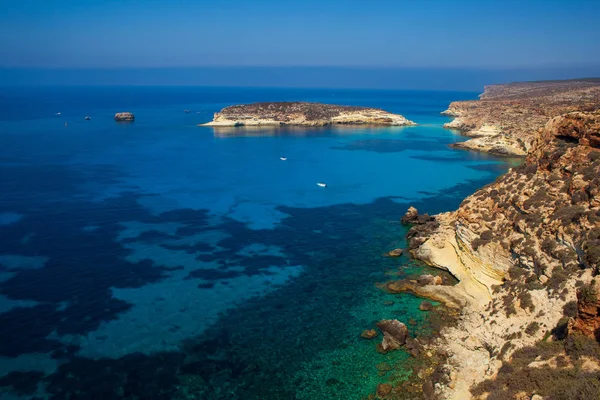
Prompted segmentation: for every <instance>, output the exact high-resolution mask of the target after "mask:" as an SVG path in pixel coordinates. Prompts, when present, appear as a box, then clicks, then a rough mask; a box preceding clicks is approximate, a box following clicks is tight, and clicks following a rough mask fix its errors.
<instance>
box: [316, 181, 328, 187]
mask: <svg viewBox="0 0 600 400" xmlns="http://www.w3.org/2000/svg"><path fill="white" fill-rule="evenodd" d="M317 186H321V187H327V184H326V183H323V182H318V183H317Z"/></svg>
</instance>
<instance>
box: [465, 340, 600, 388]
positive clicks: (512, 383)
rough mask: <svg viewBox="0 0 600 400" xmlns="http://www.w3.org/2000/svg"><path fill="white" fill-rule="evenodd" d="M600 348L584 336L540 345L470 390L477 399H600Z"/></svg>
mask: <svg viewBox="0 0 600 400" xmlns="http://www.w3.org/2000/svg"><path fill="white" fill-rule="evenodd" d="M599 371H600V347H599V346H598V343H597V342H596V341H595V340H593V339H590V338H588V337H585V336H583V335H579V334H575V335H571V336H570V337H569V338H568V339H567V340H564V341H540V342H538V343H537V344H536V345H535V346H528V347H524V348H521V349H519V350H517V351H515V352H514V354H513V356H512V359H511V361H510V362H504V363H503V365H502V367H501V368H500V371H499V372H498V376H497V377H496V379H487V380H485V381H483V382H481V383H480V384H478V385H476V386H475V387H474V388H472V389H471V393H472V394H473V395H474V396H475V397H476V398H484V397H485V396H486V395H487V400H507V399H515V398H518V395H521V394H523V393H526V394H528V395H532V394H538V395H541V396H544V398H549V399H552V400H576V399H581V400H588V399H599V398H600V372H599Z"/></svg>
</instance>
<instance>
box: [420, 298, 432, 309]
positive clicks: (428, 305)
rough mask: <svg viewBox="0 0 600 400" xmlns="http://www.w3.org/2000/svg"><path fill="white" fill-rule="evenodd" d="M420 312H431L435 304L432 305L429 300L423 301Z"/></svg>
mask: <svg viewBox="0 0 600 400" xmlns="http://www.w3.org/2000/svg"><path fill="white" fill-rule="evenodd" d="M419 310H421V311H431V310H433V304H431V303H430V302H428V301H427V300H423V301H422V302H421V304H419Z"/></svg>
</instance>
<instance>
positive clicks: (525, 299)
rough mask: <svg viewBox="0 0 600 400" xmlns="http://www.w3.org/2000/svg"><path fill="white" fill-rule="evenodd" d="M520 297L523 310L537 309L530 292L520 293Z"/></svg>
mask: <svg viewBox="0 0 600 400" xmlns="http://www.w3.org/2000/svg"><path fill="white" fill-rule="evenodd" d="M518 299H519V304H520V305H521V308H522V309H523V310H527V309H528V310H529V311H531V312H533V311H535V305H534V304H533V299H532V298H531V294H529V292H522V293H520V294H519V296H518Z"/></svg>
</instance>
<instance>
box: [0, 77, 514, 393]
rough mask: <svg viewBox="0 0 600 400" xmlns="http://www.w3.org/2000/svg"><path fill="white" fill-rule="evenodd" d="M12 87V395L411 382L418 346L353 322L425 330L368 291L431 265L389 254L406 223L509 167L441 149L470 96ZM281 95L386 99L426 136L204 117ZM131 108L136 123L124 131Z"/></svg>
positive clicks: (4, 156)
mask: <svg viewBox="0 0 600 400" xmlns="http://www.w3.org/2000/svg"><path fill="white" fill-rule="evenodd" d="M2 93H3V94H2V96H1V97H0V110H1V111H0V141H1V144H2V146H1V147H0V174H1V175H0V176H1V179H0V193H1V195H0V326H2V329H1V330H0V394H3V395H4V396H6V397H7V398H33V397H36V396H37V397H39V398H53V399H62V398H70V399H79V398H81V399H87V398H102V399H110V398H140V399H141V398H144V399H179V398H181V399H183V398H197V399H232V398H234V399H237V398H239V399H322V398H323V399H324V398H339V399H360V398H362V397H363V396H365V395H368V394H369V393H371V392H373V391H374V390H375V387H376V385H377V383H380V382H387V381H389V380H398V379H401V378H402V377H403V376H406V375H407V374H409V373H410V371H409V370H407V369H403V368H402V367H403V365H406V360H407V359H408V357H409V356H408V355H407V353H405V352H403V351H397V352H393V353H389V354H387V355H381V354H379V353H377V352H376V351H375V341H367V340H364V339H361V338H360V337H359V335H360V332H361V331H362V330H364V329H370V328H373V327H374V323H375V322H376V321H378V320H380V319H384V318H398V319H400V320H402V321H404V322H407V321H408V320H409V319H413V320H414V321H416V325H411V326H410V329H411V332H412V333H413V334H419V333H424V332H427V330H428V326H429V325H428V320H427V316H426V313H422V312H420V311H418V305H419V303H420V299H417V298H415V297H412V296H410V295H389V294H385V293H383V292H382V291H380V290H379V289H377V287H376V286H375V284H376V283H378V282H385V281H386V280H388V279H391V278H396V277H402V276H406V275H408V274H414V273H420V272H422V271H426V270H427V269H426V268H425V267H423V266H420V265H418V264H412V263H411V261H409V260H408V259H407V258H406V257H402V258H400V259H390V258H386V257H383V256H382V254H383V253H384V252H386V251H389V250H391V249H393V248H396V247H402V246H404V245H405V243H404V239H403V237H404V234H405V232H406V228H405V227H403V226H401V225H400V224H399V223H398V220H399V217H400V216H401V215H402V214H403V213H404V212H405V210H406V209H407V208H408V206H409V205H415V206H417V207H418V208H419V210H421V211H423V212H430V213H435V212H440V211H446V210H451V209H453V208H455V207H456V206H457V205H458V204H459V203H460V201H461V200H462V198H464V197H465V196H466V195H468V194H470V193H471V192H473V191H474V190H475V189H476V188H478V187H480V186H482V185H484V184H486V183H488V182H490V181H492V180H493V179H494V178H495V177H496V176H497V175H498V174H500V173H501V172H502V171H504V170H505V169H506V168H507V165H506V163H505V162H502V161H501V160H498V159H495V158H493V157H491V156H487V155H482V154H475V153H469V152H464V151H456V150H452V149H450V148H448V144H450V143H453V142H456V141H460V140H463V138H462V137H460V136H458V135H457V134H455V133H453V132H450V131H446V130H444V129H442V128H441V126H442V124H443V123H444V122H446V121H447V120H448V119H447V118H445V117H442V116H440V115H439V112H440V111H443V110H444V109H445V108H446V106H447V105H448V103H449V102H451V101H454V100H461V99H470V98H476V94H475V93H456V92H398V91H365V90H354V91H350V90H324V89H318V90H317V89H311V90H308V89H306V90H301V89H294V90H291V89H286V90H284V89H268V90H267V89H233V88H228V89H216V88H210V89H209V88H38V89H14V88H13V89H6V90H4V91H3V92H2ZM272 100H306V101H321V102H329V103H337V104H353V105H363V106H374V107H380V108H384V109H386V110H387V111H391V112H396V113H400V114H403V115H404V116H406V117H407V118H409V119H411V120H414V121H416V122H418V123H419V124H420V125H419V126H417V127H405V128H402V127H377V128H373V127H327V128H312V129H310V128H306V129H304V128H295V129H292V128H288V129H268V128H265V129H263V128H261V129H243V128H236V129H216V128H207V127H198V126H196V125H197V124H198V123H202V122H207V121H209V120H210V119H211V118H212V113H214V112H216V111H218V110H220V109H221V108H222V107H224V106H226V105H230V104H236V103H243V102H252V101H272ZM184 109H189V110H191V112H190V113H184V111H183V110H184ZM118 111H131V112H134V113H135V115H136V121H135V122H134V123H130V124H117V123H115V122H114V121H113V120H112V116H113V115H114V113H115V112H118ZM58 112H60V113H61V115H56V113H58ZM87 115H89V116H91V120H89V121H86V120H84V117H85V116H87ZM65 122H67V126H65ZM280 157H287V160H286V161H282V160H280ZM317 182H326V183H327V187H326V188H322V187H319V186H317V185H316V183H317ZM381 362H387V363H389V364H390V365H392V366H393V367H394V369H393V370H392V371H391V372H384V373H380V372H379V371H378V370H377V369H376V368H375V365H376V364H378V363H381Z"/></svg>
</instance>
